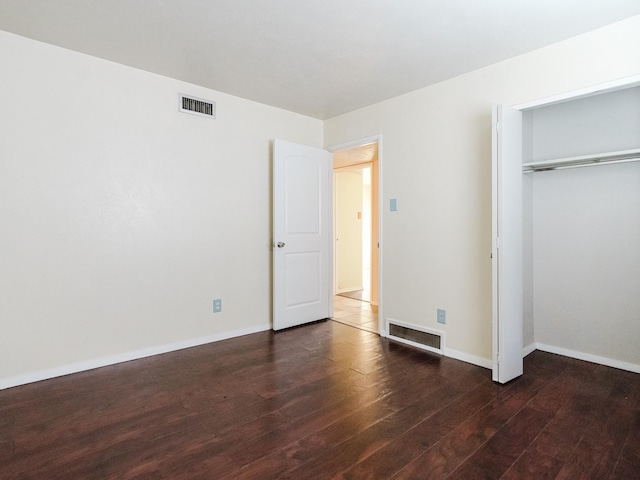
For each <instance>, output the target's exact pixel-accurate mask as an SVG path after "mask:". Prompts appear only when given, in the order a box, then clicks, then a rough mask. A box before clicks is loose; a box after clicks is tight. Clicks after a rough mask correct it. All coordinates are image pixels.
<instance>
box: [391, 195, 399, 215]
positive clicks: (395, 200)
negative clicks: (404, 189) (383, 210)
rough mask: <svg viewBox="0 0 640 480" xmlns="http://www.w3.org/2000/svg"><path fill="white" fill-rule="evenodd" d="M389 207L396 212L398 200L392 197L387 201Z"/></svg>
mask: <svg viewBox="0 0 640 480" xmlns="http://www.w3.org/2000/svg"><path fill="white" fill-rule="evenodd" d="M389 208H390V210H391V211H392V212H397V211H398V200H397V199H395V198H392V199H391V200H390V201H389Z"/></svg>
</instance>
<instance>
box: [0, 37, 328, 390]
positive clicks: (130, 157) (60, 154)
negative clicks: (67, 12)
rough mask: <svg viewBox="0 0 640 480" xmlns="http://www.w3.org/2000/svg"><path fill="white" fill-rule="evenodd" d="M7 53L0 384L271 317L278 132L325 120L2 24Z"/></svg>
mask: <svg viewBox="0 0 640 480" xmlns="http://www.w3.org/2000/svg"><path fill="white" fill-rule="evenodd" d="M0 65H2V76H1V77H0V132H1V134H0V154H1V156H2V157H1V159H0V219H1V220H0V265H1V268H0V295H1V299H0V321H1V323H2V325H1V328H0V330H1V332H2V333H1V334H0V388H1V387H2V386H9V385H13V384H16V383H22V382H23V381H30V380H35V379H38V378H42V377H46V376H50V375H53V374H59V373H65V372H66V371H72V370H74V369H78V368H85V367H89V366H92V365H97V364H100V363H101V362H102V363H105V362H106V363H108V362H109V361H111V360H114V359H115V360H117V359H125V358H128V357H129V356H136V355H137V354H141V353H154V352H156V351H161V350H163V349H166V348H173V347H174V346H176V345H179V344H181V342H182V344H189V343H193V342H198V341H206V340H208V339H212V338H222V337H225V336H229V335H234V334H237V333H242V332H249V331H255V330H261V329H266V328H270V319H271V315H270V312H271V286H270V285H271V238H270V237H271V141H272V139H274V138H282V139H284V140H289V141H293V142H298V143H303V144H307V145H312V146H322V136H323V132H322V123H321V122H320V121H319V120H315V119H311V118H308V117H304V116H300V115H297V114H293V113H290V112H287V111H284V110H279V109H275V108H272V107H268V106H265V105H261V104H257V103H253V102H250V101H247V100H243V99H240V98H237V97H232V96H229V95H225V94H222V93H219V92H215V91H212V90H208V89H205V88H201V87H197V86H194V85H190V84H187V83H183V82H179V81H177V80H173V79H169V78H165V77H161V76H158V75H153V74H150V73H147V72H143V71H140V70H136V69H132V68H129V67H125V66H122V65H118V64H114V63H111V62H107V61H104V60H100V59H97V58H94V57H89V56H86V55H82V54H78V53H75V52H71V51H68V50H64V49H61V48H57V47H54V46H50V45H46V44H43V43H39V42H35V41H31V40H28V39H25V38H22V37H19V36H15V35H11V34H8V33H5V32H0ZM179 92H183V93H187V94H191V95H195V96H198V97H202V98H206V99H211V100H214V101H216V102H217V113H218V118H217V120H211V119H205V118H201V117H198V116H194V115H188V114H183V113H179V112H178V93H179ZM214 298H222V306H223V310H222V313H218V314H215V315H214V314H213V313H212V300H213V299H214Z"/></svg>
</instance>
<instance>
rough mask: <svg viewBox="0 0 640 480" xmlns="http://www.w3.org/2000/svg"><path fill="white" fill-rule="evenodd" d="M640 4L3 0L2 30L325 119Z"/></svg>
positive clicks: (639, 9) (600, 0)
mask: <svg viewBox="0 0 640 480" xmlns="http://www.w3.org/2000/svg"><path fill="white" fill-rule="evenodd" d="M638 14H640V1H639V0H482V1H480V0H446V1H445V0H268V1H267V0H136V1H132V0H0V29H2V30H6V31H8V32H13V33H17V34H19V35H23V36H26V37H30V38H34V39H37V40H41V41H44V42H48V43H52V44H54V45H59V46H61V47H65V48H69V49H72V50H77V51H79V52H84V53H87V54H90V55H94V56H97V57H101V58H105V59H108V60H112V61H115V62H118V63H122V64H125V65H130V66H133V67H137V68H140V69H143V70H147V71H150V72H155V73H158V74H161V75H166V76H169V77H173V78H177V79H180V80H184V81H187V82H191V83H195V84H198V85H202V86H205V87H209V88H212V89H214V90H219V91H222V92H226V93H229V94H232V95H237V96H240V97H244V98H248V99H251V100H255V101H257V102H261V103H265V104H268V105H273V106H276V107H280V108H284V109H286V110H291V111H294V112H298V113H301V114H304V115H309V116H312V117H316V118H320V119H326V118H330V117H332V116H335V115H339V114H342V113H345V112H348V111H351V110H354V109H357V108H360V107H363V106H366V105H370V104H372V103H376V102H379V101H381V100H385V99H387V98H391V97H394V96H397V95H400V94H403V93H406V92H409V91H413V90H416V89H418V88H421V87H424V86H427V85H430V84H433V83H436V82H439V81H442V80H445V79H448V78H451V77H453V76H456V75H459V74H462V73H465V72H468V71H471V70H474V69H477V68H480V67H482V66H485V65H489V64H491V63H495V62H497V61H500V60H503V59H506V58H509V57H513V56H515V55H519V54H522V53H525V52H528V51H531V50H534V49H536V48H540V47H543V46H545V45H549V44H551V43H554V42H557V41H560V40H563V39H566V38H569V37H572V36H575V35H578V34H580V33H583V32H586V31H589V30H593V29H596V28H599V27H601V26H604V25H607V24H609V23H613V22H616V21H619V20H622V19H624V18H627V17H630V16H634V15H638ZM214 100H215V99H214Z"/></svg>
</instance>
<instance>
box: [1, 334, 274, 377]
mask: <svg viewBox="0 0 640 480" xmlns="http://www.w3.org/2000/svg"><path fill="white" fill-rule="evenodd" d="M270 329H271V324H265V325H260V326H257V327H251V328H245V329H242V330H234V331H231V332H225V333H219V334H216V335H210V336H206V337H199V338H193V339H190V340H183V341H181V342H175V343H169V344H165V345H158V346H155V347H149V348H144V349H142V350H135V351H133V352H127V353H121V354H118V355H111V356H108V357H102V358H94V359H91V360H86V361H83V362H77V363H70V364H67V365H62V366H60V367H55V368H49V369H46V370H38V371H35V372H31V373H26V374H24V375H16V376H14V377H7V378H0V390H4V389H6V388H11V387H17V386H19V385H25V384H27V383H33V382H39V381H41V380H48V379H50V378H55V377H61V376H63V375H70V374H72V373H78V372H84V371H86V370H93V369H94V368H100V367H106V366H107V365H115V364H117V363H122V362H129V361H131V360H138V359H140V358H145V357H151V356H153V355H160V354H162V353H168V352H174V351H176V350H182V349H184V348H190V347H197V346H198V345H205V344H207V343H213V342H219V341H220V340H227V339H229V338H235V337H241V336H243V335H249V334H251V333H258V332H264V331H267V330H270Z"/></svg>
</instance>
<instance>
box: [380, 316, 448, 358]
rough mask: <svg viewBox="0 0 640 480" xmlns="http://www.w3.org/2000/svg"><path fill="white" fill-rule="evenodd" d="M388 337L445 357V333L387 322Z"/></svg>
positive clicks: (392, 321)
mask: <svg viewBox="0 0 640 480" xmlns="http://www.w3.org/2000/svg"><path fill="white" fill-rule="evenodd" d="M387 332H389V334H388V337H389V338H390V339H392V340H396V341H398V342H402V343H406V344H408V345H412V346H414V347H417V348H421V349H423V350H428V351H430V352H435V353H439V354H440V355H444V332H441V331H439V330H431V329H429V328H424V327H418V326H416V325H410V324H406V323H401V322H397V321H396V320H390V319H388V320H387Z"/></svg>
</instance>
